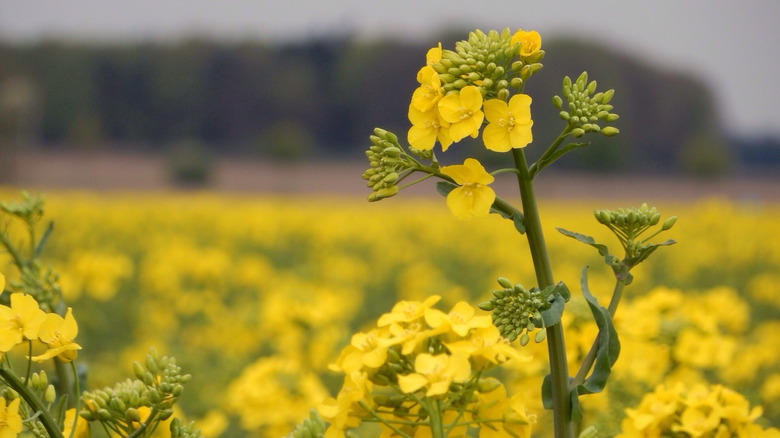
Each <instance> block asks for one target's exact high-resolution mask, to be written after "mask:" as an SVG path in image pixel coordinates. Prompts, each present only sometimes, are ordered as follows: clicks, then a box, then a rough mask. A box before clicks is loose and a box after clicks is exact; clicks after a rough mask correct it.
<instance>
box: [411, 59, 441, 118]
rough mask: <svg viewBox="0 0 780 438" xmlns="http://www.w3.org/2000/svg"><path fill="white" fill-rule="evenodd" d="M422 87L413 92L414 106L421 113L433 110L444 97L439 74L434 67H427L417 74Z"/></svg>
mask: <svg viewBox="0 0 780 438" xmlns="http://www.w3.org/2000/svg"><path fill="white" fill-rule="evenodd" d="M417 82H419V83H420V86H419V87H417V89H415V90H414V92H412V104H411V105H412V106H413V107H414V108H415V109H417V110H418V111H421V112H426V111H428V110H430V109H431V108H433V107H434V106H435V105H436V104H437V103H438V102H439V99H441V97H442V96H443V95H444V91H443V90H442V88H441V80H440V79H439V74H438V73H436V70H434V69H433V67H431V66H429V65H426V66H425V67H423V68H421V69H420V71H418V72H417Z"/></svg>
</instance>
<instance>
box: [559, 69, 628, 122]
mask: <svg viewBox="0 0 780 438" xmlns="http://www.w3.org/2000/svg"><path fill="white" fill-rule="evenodd" d="M595 91H596V81H590V82H588V73H586V72H583V73H582V74H581V75H580V76H579V77H578V78H577V79H576V80H575V81H574V82H573V83H572V81H571V78H569V77H568V76H566V77H565V78H564V79H563V96H564V97H565V98H566V101H567V102H568V104H567V105H566V106H565V107H564V105H563V99H561V97H560V96H555V97H553V105H555V107H556V108H558V109H559V110H561V112H560V117H561V119H562V120H565V121H566V122H568V123H569V126H570V127H571V128H572V135H574V137H581V136H582V135H583V134H585V133H586V132H601V133H602V134H603V135H605V136H607V137H611V136H613V135H616V134H618V132H619V131H618V129H617V128H615V127H613V126H605V127H603V128H602V127H600V126H599V125H598V122H599V121H603V122H607V123H610V122H614V121H615V120H617V119H618V115H617V114H613V113H611V112H610V111H612V105H610V104H609V102H610V101H611V100H612V96H614V94H615V90H607V91H605V92H603V93H602V92H598V93H595ZM594 93H595V94H594ZM591 94H593V95H592V96H591Z"/></svg>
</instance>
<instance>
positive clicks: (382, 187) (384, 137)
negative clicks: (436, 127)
mask: <svg viewBox="0 0 780 438" xmlns="http://www.w3.org/2000/svg"><path fill="white" fill-rule="evenodd" d="M374 134H375V135H372V136H370V137H369V138H370V139H371V147H369V149H368V150H367V151H366V157H368V162H369V164H370V166H371V167H370V168H369V169H368V170H366V171H365V172H364V173H363V179H365V180H367V181H368V184H367V185H368V187H371V190H372V193H371V194H370V195H369V196H368V200H369V201H372V202H373V201H379V200H380V199H383V198H389V197H391V196H394V195H396V194H397V193H398V186H397V185H396V183H397V182H398V180H399V179H400V178H401V175H402V174H403V173H404V171H406V170H408V169H410V168H412V167H413V166H414V164H413V163H412V161H411V159H410V157H409V156H408V155H406V153H405V152H404V150H403V149H402V148H401V146H400V145H399V144H398V137H396V135H395V134H393V133H392V132H389V131H385V130H384V129H380V128H376V129H374Z"/></svg>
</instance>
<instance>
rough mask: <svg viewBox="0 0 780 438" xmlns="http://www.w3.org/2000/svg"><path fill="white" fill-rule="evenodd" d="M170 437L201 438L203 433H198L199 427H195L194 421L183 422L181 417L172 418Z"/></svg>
mask: <svg viewBox="0 0 780 438" xmlns="http://www.w3.org/2000/svg"><path fill="white" fill-rule="evenodd" d="M170 431H171V438H201V437H203V435H201V433H200V429H196V428H195V422H194V421H190V422H189V423H187V424H184V423H183V422H182V421H181V419H179V418H174V419H173V420H171V427H170Z"/></svg>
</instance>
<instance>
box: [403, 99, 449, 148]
mask: <svg viewBox="0 0 780 438" xmlns="http://www.w3.org/2000/svg"><path fill="white" fill-rule="evenodd" d="M409 121H410V122H412V127H411V128H409V132H408V133H407V135H406V140H407V141H408V142H409V144H410V145H411V146H412V147H413V148H415V149H419V150H422V151H429V150H431V149H433V146H434V145H435V144H436V140H439V143H441V149H442V150H443V151H446V150H447V149H448V148H449V147H450V145H451V144H452V138H451V137H450V124H449V122H447V121H445V120H442V118H441V117H440V115H439V110H438V109H437V108H435V107H434V108H431V109H429V110H428V111H425V112H422V111H420V110H418V109H417V108H416V107H415V106H414V105H409Z"/></svg>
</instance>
